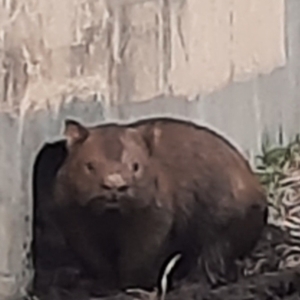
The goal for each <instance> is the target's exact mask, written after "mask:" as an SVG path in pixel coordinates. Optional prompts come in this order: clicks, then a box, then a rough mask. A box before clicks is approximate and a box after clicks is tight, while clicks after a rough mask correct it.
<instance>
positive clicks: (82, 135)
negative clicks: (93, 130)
mask: <svg viewBox="0 0 300 300" xmlns="http://www.w3.org/2000/svg"><path fill="white" fill-rule="evenodd" d="M88 135H89V131H88V129H87V128H85V127H84V126H83V125H81V124H80V123H79V122H77V121H74V120H71V119H67V120H65V129H64V136H65V137H66V140H67V146H68V147H71V146H73V145H74V144H76V143H78V142H83V141H84V140H85V139H86V138H87V137H88Z"/></svg>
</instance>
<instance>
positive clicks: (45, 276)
mask: <svg viewBox="0 0 300 300" xmlns="http://www.w3.org/2000/svg"><path fill="white" fill-rule="evenodd" d="M65 157H66V149H65V143H64V141H57V142H54V143H46V144H45V145H44V146H43V147H42V148H41V149H40V151H39V153H38V155H37V157H36V160H35V163H34V167H33V203H34V205H33V207H34V209H33V242H32V253H33V265H34V268H35V277H34V283H33V293H34V294H35V295H37V296H38V297H39V298H40V299H43V297H45V296H46V295H49V294H52V293H53V292H54V291H53V289H55V288H68V287H70V285H72V284H75V280H76V278H77V277H78V275H79V273H80V271H81V267H80V265H79V263H78V262H77V260H76V258H75V257H73V255H72V251H70V250H69V249H68V248H67V245H66V243H65V241H64V238H63V236H62V234H61V232H60V230H59V228H58V227H57V225H56V222H55V209H56V207H55V205H54V202H53V199H52V186H53V183H54V179H55V175H56V172H57V171H58V169H59V167H60V165H61V164H62V163H63V161H64V159H65Z"/></svg>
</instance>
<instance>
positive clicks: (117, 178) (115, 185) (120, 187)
mask: <svg viewBox="0 0 300 300" xmlns="http://www.w3.org/2000/svg"><path fill="white" fill-rule="evenodd" d="M102 187H103V188H104V189H106V190H117V191H118V192H125V191H126V190H128V188H129V186H128V185H127V184H126V182H125V180H124V179H123V177H122V176H121V175H120V174H118V173H116V174H111V175H109V176H107V177H106V178H105V180H104V182H103V184H102Z"/></svg>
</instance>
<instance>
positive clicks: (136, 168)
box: [132, 163, 140, 172]
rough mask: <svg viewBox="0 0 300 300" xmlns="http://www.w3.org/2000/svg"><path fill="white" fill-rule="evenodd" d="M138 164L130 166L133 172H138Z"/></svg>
mask: <svg viewBox="0 0 300 300" xmlns="http://www.w3.org/2000/svg"><path fill="white" fill-rule="evenodd" d="M139 167H140V166H139V164H138V163H134V164H133V165H132V169H133V172H137V171H138V170H139Z"/></svg>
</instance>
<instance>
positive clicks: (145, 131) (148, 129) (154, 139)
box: [130, 125, 160, 156]
mask: <svg viewBox="0 0 300 300" xmlns="http://www.w3.org/2000/svg"><path fill="white" fill-rule="evenodd" d="M130 130H132V131H134V132H136V134H137V135H138V137H139V139H140V140H141V141H142V143H143V144H144V146H145V147H146V150H147V152H148V154H149V156H151V155H152V154H153V152H154V149H155V147H156V146H157V144H158V142H159V139H160V130H159V129H158V128H155V127H153V126H151V125H146V126H141V127H140V128H138V129H130Z"/></svg>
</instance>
